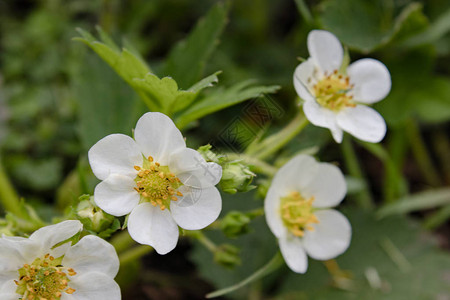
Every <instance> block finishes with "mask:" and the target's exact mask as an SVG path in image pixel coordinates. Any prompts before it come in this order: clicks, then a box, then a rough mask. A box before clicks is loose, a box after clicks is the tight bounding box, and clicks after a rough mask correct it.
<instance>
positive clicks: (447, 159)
mask: <svg viewBox="0 0 450 300" xmlns="http://www.w3.org/2000/svg"><path fill="white" fill-rule="evenodd" d="M433 144H434V149H435V151H436V154H437V157H438V158H439V160H440V165H441V166H442V170H443V172H444V178H445V181H446V183H447V184H450V155H449V153H450V141H449V139H448V134H447V133H446V132H444V131H443V130H442V129H438V130H437V131H434V132H433Z"/></svg>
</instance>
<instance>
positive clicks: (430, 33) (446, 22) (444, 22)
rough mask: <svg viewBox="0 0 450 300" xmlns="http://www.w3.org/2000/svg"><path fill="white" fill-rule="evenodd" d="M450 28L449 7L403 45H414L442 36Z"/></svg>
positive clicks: (432, 40)
mask: <svg viewBox="0 0 450 300" xmlns="http://www.w3.org/2000/svg"><path fill="white" fill-rule="evenodd" d="M449 30H450V8H449V9H447V10H446V11H445V12H443V13H442V14H441V15H440V16H439V18H437V20H435V21H434V22H433V23H432V24H431V25H430V26H429V27H428V28H427V29H426V30H425V31H423V32H421V33H419V34H417V35H415V36H413V37H411V38H410V39H408V40H406V41H405V42H404V43H403V46H407V47H416V46H418V45H423V44H427V43H432V42H435V41H437V40H439V39H440V38H442V37H444V36H445V35H446V34H447V33H448V32H449Z"/></svg>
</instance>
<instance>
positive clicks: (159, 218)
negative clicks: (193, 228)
mask: <svg viewBox="0 0 450 300" xmlns="http://www.w3.org/2000/svg"><path fill="white" fill-rule="evenodd" d="M128 232H129V233H130V236H131V238H132V239H133V240H135V241H136V242H138V243H140V244H145V245H150V246H152V247H153V248H155V250H156V252H158V253H159V254H166V253H168V252H170V251H172V250H173V249H174V248H175V246H176V245H177V242H178V234H179V232H178V226H177V223H175V221H174V219H173V218H172V215H171V214H170V211H169V210H168V209H165V210H161V209H160V208H159V207H158V206H156V207H154V206H152V205H151V204H150V203H148V202H147V203H142V204H139V205H138V206H137V207H136V208H135V209H133V211H132V212H131V214H130V217H129V218H128Z"/></svg>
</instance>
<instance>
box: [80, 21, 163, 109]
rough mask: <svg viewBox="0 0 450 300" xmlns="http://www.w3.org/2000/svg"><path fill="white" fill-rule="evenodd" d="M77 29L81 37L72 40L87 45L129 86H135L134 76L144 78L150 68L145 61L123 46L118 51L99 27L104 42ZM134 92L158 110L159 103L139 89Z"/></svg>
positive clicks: (151, 107)
mask: <svg viewBox="0 0 450 300" xmlns="http://www.w3.org/2000/svg"><path fill="white" fill-rule="evenodd" d="M77 30H78V32H79V33H80V34H81V36H82V38H74V40H77V41H81V42H83V43H85V44H86V45H88V46H89V47H90V48H91V49H92V50H94V51H95V53H97V54H98V56H100V57H101V58H102V59H103V60H104V61H105V62H107V63H108V64H109V65H110V66H111V67H112V68H113V69H114V70H115V71H116V72H117V74H119V76H120V77H122V78H123V79H124V80H125V81H126V82H127V83H128V84H129V85H130V86H131V87H133V88H135V86H134V81H133V80H134V79H135V78H144V77H145V76H146V74H147V73H150V68H149V67H148V66H147V64H146V63H145V62H143V61H142V60H141V59H140V58H138V57H137V56H135V55H134V54H133V53H131V52H130V51H129V50H127V49H125V48H124V49H123V50H122V51H119V50H118V49H119V48H118V46H117V45H116V44H114V42H113V41H112V40H111V38H110V37H109V36H108V35H107V34H106V33H105V32H103V31H102V30H101V29H99V28H98V30H99V32H100V36H101V38H102V40H103V41H104V42H105V43H102V42H100V41H98V40H96V39H95V37H94V36H92V35H91V34H90V33H88V32H87V31H84V30H83V29H80V28H78V29H77ZM136 92H137V93H138V94H139V95H140V96H141V98H142V99H143V100H144V102H145V103H146V104H147V106H148V107H149V108H150V109H151V110H158V107H159V103H157V102H153V101H152V99H150V98H148V97H146V95H143V94H142V92H141V91H140V90H139V89H137V90H136Z"/></svg>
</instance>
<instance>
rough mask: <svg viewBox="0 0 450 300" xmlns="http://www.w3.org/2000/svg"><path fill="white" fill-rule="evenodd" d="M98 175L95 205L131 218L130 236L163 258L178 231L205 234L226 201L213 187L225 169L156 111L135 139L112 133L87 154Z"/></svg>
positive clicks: (146, 116)
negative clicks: (188, 143)
mask: <svg viewBox="0 0 450 300" xmlns="http://www.w3.org/2000/svg"><path fill="white" fill-rule="evenodd" d="M88 156H89V163H90V165H91V168H92V171H93V172H94V174H95V176H96V177H97V178H98V179H100V180H102V182H100V183H99V184H98V185H97V186H96V188H95V191H94V201H95V203H96V204H97V205H98V206H99V207H100V208H101V209H103V210H104V211H106V212H107V213H109V214H111V215H113V216H124V215H127V214H129V217H128V232H129V233H130V236H131V237H132V238H133V239H134V240H135V241H137V242H138V243H141V244H147V245H150V246H152V247H153V248H154V249H155V250H156V251H157V252H158V253H159V254H166V253H168V252H170V251H172V250H173V249H174V248H175V246H176V244H177V241H178V236H179V230H178V226H180V227H181V228H184V229H187V230H198V229H202V228H204V227H206V226H208V225H209V224H211V223H212V222H213V221H215V220H216V219H217V217H218V216H219V213H220V211H221V209H222V199H221V196H220V193H219V191H218V190H217V188H216V187H215V185H216V184H217V183H218V182H219V181H220V178H221V176H222V168H221V167H220V166H219V165H218V164H215V163H207V162H206V161H205V160H204V158H203V157H202V156H201V155H200V154H199V153H198V152H197V151H195V150H193V149H190V148H187V147H186V143H185V140H184V138H183V136H182V135H181V132H180V131H179V130H178V129H177V128H176V126H175V124H174V123H173V122H172V120H171V119H170V118H169V117H167V116H166V115H164V114H162V113H158V112H149V113H146V114H144V115H143V116H142V117H141V118H140V119H139V120H138V122H137V124H136V129H135V131H134V139H133V138H131V137H129V136H127V135H123V134H111V135H108V136H106V137H104V138H103V139H101V140H100V141H98V142H97V143H96V144H95V145H94V146H92V148H91V149H90V150H89V152H88Z"/></svg>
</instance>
